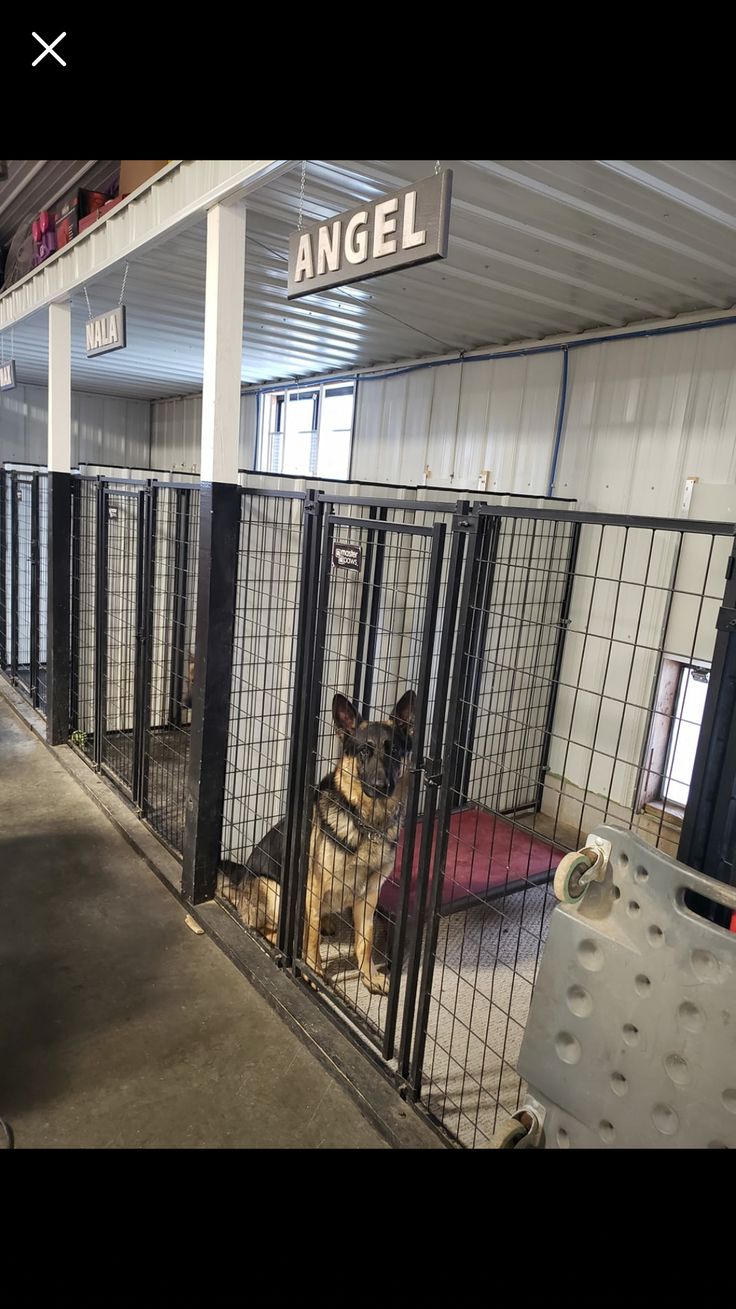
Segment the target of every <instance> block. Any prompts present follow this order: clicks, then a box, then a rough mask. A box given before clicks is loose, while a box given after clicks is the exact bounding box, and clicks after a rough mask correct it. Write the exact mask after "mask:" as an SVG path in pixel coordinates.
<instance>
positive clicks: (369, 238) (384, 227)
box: [287, 168, 452, 300]
mask: <svg viewBox="0 0 736 1309" xmlns="http://www.w3.org/2000/svg"><path fill="white" fill-rule="evenodd" d="M451 194H452V171H451V169H449V168H446V169H445V170H444V171H443V172H441V173H436V174H435V175H434V176H433V177H425V178H424V179H423V181H421V182H415V183H414V185H413V186H405V187H404V188H403V189H402V190H401V191H395V192H394V193H393V194H392V195H388V196H383V197H382V198H381V199H380V200H374V201H373V203H372V204H365V205H360V206H359V207H358V208H357V209H351V210H349V211H348V212H347V213H344V214H338V215H337V216H336V217H335V218H328V219H327V220H326V221H324V222H321V223H311V224H310V226H309V227H305V228H303V229H302V231H301V232H294V233H293V234H292V236H291V237H290V238H289V287H288V295H287V298H288V299H289V300H296V299H297V298H298V297H299V296H302V295H310V294H311V293H312V292H314V291H326V290H328V289H329V288H330V287H333V286H344V285H347V283H348V282H362V281H363V280H364V279H365V278H368V277H379V276H380V275H381V274H382V273H393V272H395V271H396V269H398V268H411V267H413V266H414V265H415V264H426V263H429V262H430V260H432V259H445V258H446V256H447V240H448V234H449V229H450V198H451Z"/></svg>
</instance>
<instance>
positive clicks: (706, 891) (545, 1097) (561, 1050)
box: [493, 826, 736, 1149]
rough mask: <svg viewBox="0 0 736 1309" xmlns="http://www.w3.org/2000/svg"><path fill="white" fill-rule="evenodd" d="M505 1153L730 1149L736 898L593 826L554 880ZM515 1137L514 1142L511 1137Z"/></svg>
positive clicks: (619, 834)
mask: <svg viewBox="0 0 736 1309" xmlns="http://www.w3.org/2000/svg"><path fill="white" fill-rule="evenodd" d="M555 893H556V895H557V897H558V899H560V900H561V901H562V903H560V904H558V905H557V906H556V907H555V909H554V912H553V914H552V917H551V921H550V928H549V936H548V939H547V943H546V946H545V950H544V955H543V958H542V963H541V967H540V971H539V975H538V978H537V982H536V986H535V991H534V998H533V1001H532V1005H531V1011H530V1015H529V1022H528V1024H527V1028H526V1033H525V1036H524V1041H523V1044H522V1049H521V1055H520V1059H519V1065H518V1066H519V1072H520V1073H521V1075H522V1077H523V1078H524V1079H525V1080H526V1082H527V1084H528V1086H529V1093H528V1096H527V1098H526V1102H525V1104H524V1106H523V1107H522V1109H521V1110H519V1112H518V1114H516V1115H514V1118H513V1119H512V1120H511V1121H510V1122H508V1123H507V1124H506V1125H505V1128H504V1129H502V1131H501V1132H500V1133H499V1134H498V1138H497V1139H496V1140H495V1142H494V1143H493V1144H495V1145H500V1146H501V1147H502V1148H519V1146H520V1145H521V1144H522V1143H523V1144H525V1145H526V1146H527V1148H529V1147H532V1148H533V1147H534V1146H544V1147H545V1148H552V1149H568V1148H587V1149H601V1148H604V1147H608V1148H610V1147H613V1148H616V1147H624V1148H636V1149H657V1148H662V1147H664V1148H676V1149H703V1148H711V1149H734V1148H736V935H734V934H732V933H730V932H728V931H727V930H726V929H725V928H723V927H720V926H717V925H716V924H714V923H713V922H711V921H709V920H708V919H705V918H703V917H700V916H698V915H697V914H696V913H694V912H693V910H692V908H691V907H690V904H691V903H692V896H693V895H698V896H702V897H704V898H705V899H706V900H710V901H715V903H716V904H719V905H724V906H726V907H727V908H728V909H730V910H732V911H734V910H736V889H735V888H733V887H730V886H726V885H725V884H723V883H722V882H716V881H713V880H712V878H709V877H706V876H704V875H703V874H702V873H696V872H693V870H692V869H690V868H687V867H685V866H684V865H683V864H680V863H678V862H677V861H676V860H675V859H672V858H670V857H669V856H668V855H665V854H662V853H661V852H660V851H658V850H655V849H653V847H651V846H650V845H647V844H646V842H644V841H642V840H640V839H639V838H638V837H636V836H634V835H633V834H632V833H631V832H628V831H618V830H616V829H615V828H613V827H607V826H604V827H599V828H597V829H596V831H595V832H594V833H592V834H591V835H590V836H589V837H588V840H587V843H586V848H585V850H583V851H579V852H575V853H574V854H572V855H568V856H566V858H565V859H564V860H563V861H562V864H561V865H560V869H559V870H558V874H557V877H556V878H555ZM514 1131H516V1139H515V1140H514V1139H513V1137H514Z"/></svg>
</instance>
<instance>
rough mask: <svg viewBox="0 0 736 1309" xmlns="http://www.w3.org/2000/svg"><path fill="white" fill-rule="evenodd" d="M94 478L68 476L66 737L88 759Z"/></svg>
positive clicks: (92, 718) (92, 710)
mask: <svg viewBox="0 0 736 1309" xmlns="http://www.w3.org/2000/svg"><path fill="white" fill-rule="evenodd" d="M97 502H98V483H97V481H96V479H94V478H88V477H75V478H73V480H72V524H71V553H72V557H71V591H72V594H71V659H70V671H69V684H70V737H71V741H72V744H73V745H75V746H76V747H77V749H79V750H80V751H81V752H82V753H83V754H84V755H85V757H86V758H87V759H89V760H90V761H93V760H94V757H95V731H96V700H95V663H96V658H97V639H96V636H97V613H96V587H97V567H96V559H97V554H96V544H97Z"/></svg>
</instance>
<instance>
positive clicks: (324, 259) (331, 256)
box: [317, 219, 342, 277]
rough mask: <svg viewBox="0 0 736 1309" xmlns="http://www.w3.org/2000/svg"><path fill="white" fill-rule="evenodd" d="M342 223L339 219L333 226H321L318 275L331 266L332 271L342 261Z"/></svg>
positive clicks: (332, 271)
mask: <svg viewBox="0 0 736 1309" xmlns="http://www.w3.org/2000/svg"><path fill="white" fill-rule="evenodd" d="M341 231H342V223H341V222H340V220H339V219H338V220H337V222H335V223H333V224H332V227H331V228H328V227H320V229H319V236H318V238H317V276H318V277H321V275H322V273H326V272H327V269H328V268H329V270H330V272H331V273H334V271H335V269H336V268H337V267H338V265H339V263H340V232H341Z"/></svg>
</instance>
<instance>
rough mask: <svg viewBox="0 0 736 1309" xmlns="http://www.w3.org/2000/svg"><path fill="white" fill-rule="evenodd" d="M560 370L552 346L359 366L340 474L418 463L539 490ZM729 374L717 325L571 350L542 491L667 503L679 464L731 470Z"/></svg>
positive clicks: (653, 509) (733, 395)
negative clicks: (476, 357)
mask: <svg viewBox="0 0 736 1309" xmlns="http://www.w3.org/2000/svg"><path fill="white" fill-rule="evenodd" d="M561 376H562V354H561V352H557V351H554V352H551V353H549V354H540V355H532V356H527V357H525V358H515V359H514V358H510V359H496V360H492V361H489V362H486V363H467V362H466V363H464V364H460V363H457V364H449V365H447V366H443V367H440V368H432V369H423V370H422V371H420V372H415V373H411V372H408V373H402V374H400V375H398V376H396V377H393V378H385V379H380V378H379V379H377V380H372V379H370V378H366V377H364V378H362V379H361V380H360V383H359V387H358V400H357V404H356V416H355V436H354V442H353V465H352V475H353V477H356V478H366V477H380V480H381V481H386V482H389V481H405V482H413V483H421V482H422V481H423V479H424V469H425V465H428V466H429V468H430V469H431V477H430V478H429V480H428V485H431V483H432V482H433V481H434V482H435V483H438V484H440V485H442V484H446V483H448V482H449V481H450V480H451V478H452V482H453V484H454V485H455V486H458V487H460V486H470V487H472V486H475V485H477V478H478V475H479V473H480V472H481V470H482V469H490V471H491V473H492V480H491V482H490V483H489V489H493V490H497V491H511V492H517V493H526V494H536V495H543V494H545V493H546V491H547V479H548V476H549V470H550V465H551V459H552V452H553V445H554V435H555V428H556V422H557V413H558V405H559V396H560V383H561ZM735 378H736V328H733V327H730V326H724V327H716V328H706V329H700V330H698V331H688V332H678V333H674V334H672V335H666V336H659V337H649V338H642V339H637V340H620V341H611V342H608V343H604V344H600V345H589V346H584V347H579V348H573V349H571V350H570V352H569V375H568V388H567V405H566V417H565V423H564V427H563V436H562V445H561V450H560V458H559V464H558V470H557V477H556V483H555V488H554V494H556V495H559V496H564V497H568V496H570V497H573V498H575V499H577V500H578V501H579V504H580V507H581V508H586V509H598V510H611V511H612V512H614V511H615V512H619V513H621V512H623V513H632V514H661V515H664V516H678V515H680V514H681V512H682V511H681V508H680V505H681V501H682V493H683V489H684V484H685V480H686V479H687V478H688V477H699V478H701V480H704V481H709V482H730V481H733V480H734V478H736V443H734V440H733V432H734V430H736V382H735V380H734V379H735ZM419 379H420V380H419ZM410 391H411V393H412V405H411V406H410V405H409V396H410ZM458 391H459V404H458ZM428 394H429V395H430V396H431V400H430V405H429V417H428V419H427V426H426V429H424V430H423V429H422V418H423V415H424V414H425V413H426V411H427V401H426V397H427V395H428ZM417 397H419V401H418V400H417ZM410 407H411V408H413V409H414V413H413V415H412V417H411V419H409V418H408V417H407V412H408V409H409V408H410ZM407 428H408V430H409V432H410V435H407V436H406V437H405V436H404V431H405V429H407ZM425 436H426V439H425ZM402 440H403V442H404V448H403V449H401V448H400V446H401V442H402ZM399 470H400V471H399Z"/></svg>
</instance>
